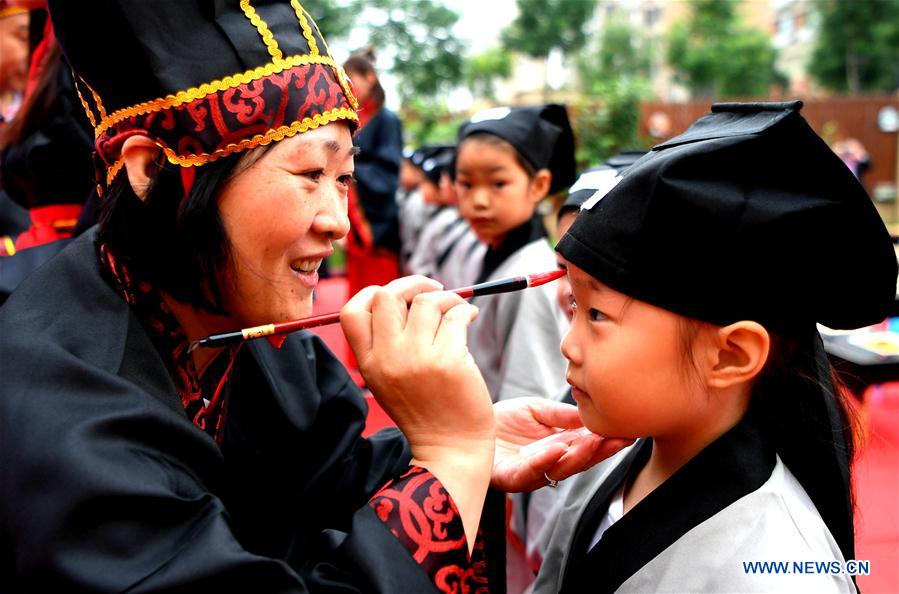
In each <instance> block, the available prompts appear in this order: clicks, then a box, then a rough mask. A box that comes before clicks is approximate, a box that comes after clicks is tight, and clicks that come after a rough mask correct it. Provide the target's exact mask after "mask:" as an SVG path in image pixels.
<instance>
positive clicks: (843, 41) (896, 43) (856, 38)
mask: <svg viewBox="0 0 899 594" xmlns="http://www.w3.org/2000/svg"><path fill="white" fill-rule="evenodd" d="M815 10H816V12H817V14H818V16H819V19H820V29H819V32H818V39H817V43H816V46H815V50H814V52H813V54H812V58H811V61H810V62H809V65H808V68H809V72H810V73H811V75H812V76H813V77H814V78H815V80H817V81H818V83H820V84H821V85H822V86H824V87H826V88H828V89H831V90H834V91H849V92H851V93H859V92H863V91H869V92H870V91H882V92H889V91H892V90H894V89H896V88H897V87H899V0H852V1H847V0H817V1H816V2H815Z"/></svg>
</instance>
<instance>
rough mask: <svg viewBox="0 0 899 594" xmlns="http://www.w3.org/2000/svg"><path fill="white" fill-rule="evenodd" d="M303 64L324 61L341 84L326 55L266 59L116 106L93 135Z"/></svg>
mask: <svg viewBox="0 0 899 594" xmlns="http://www.w3.org/2000/svg"><path fill="white" fill-rule="evenodd" d="M305 64H324V65H326V66H330V67H331V68H333V69H334V70H335V71H336V73H337V78H338V80H341V83H342V84H343V81H342V78H343V77H342V76H341V74H342V73H343V68H340V67H338V66H337V65H336V64H335V63H334V60H333V59H331V57H330V56H322V55H318V56H311V55H309V54H304V55H301V56H291V57H289V58H287V59H284V60H281V61H280V62H279V63H278V64H275V63H274V62H269V63H268V64H266V65H264V66H259V67H258V68H254V69H253V70H247V71H246V72H243V73H241V74H235V75H233V76H226V77H225V78H223V79H221V80H214V81H212V82H209V83H205V84H202V85H200V86H199V87H194V88H192V89H187V90H186V91H179V92H178V93H176V94H174V95H168V96H167V97H162V98H159V99H154V100H153V101H147V102H145V103H138V104H137V105H132V106H131V107H126V108H124V109H120V110H118V111H116V112H113V113H112V114H110V115H109V116H108V117H106V118H104V119H103V120H102V121H101V122H100V124H99V125H98V126H96V129H95V131H94V132H95V134H96V136H98V137H99V136H100V135H101V134H103V133H104V132H106V130H108V129H109V128H110V127H112V126H114V125H116V124H118V123H119V122H121V121H123V120H126V119H128V118H130V117H132V116H137V115H143V114H145V113H151V112H154V111H161V110H163V109H169V108H171V107H177V106H179V105H182V104H184V103H190V102H191V101H196V100H197V99H203V98H204V97H206V96H208V95H212V94H214V93H219V92H221V91H227V90H228V89H233V88H236V87H239V86H240V85H246V84H249V83H251V82H254V81H257V80H259V79H260V78H265V77H268V76H271V75H272V74H276V73H279V72H281V71H283V70H287V69H288V68H293V67H294V66H302V65H305ZM344 76H345V75H344ZM348 99H349V100H350V105H352V106H353V107H354V108H357V109H358V102H357V101H356V98H355V96H352V95H348Z"/></svg>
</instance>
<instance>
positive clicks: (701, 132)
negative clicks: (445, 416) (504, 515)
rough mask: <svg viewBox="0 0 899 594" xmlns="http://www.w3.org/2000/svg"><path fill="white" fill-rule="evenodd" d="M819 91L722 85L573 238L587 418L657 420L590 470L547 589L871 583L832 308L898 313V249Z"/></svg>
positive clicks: (605, 427) (856, 320)
mask: <svg viewBox="0 0 899 594" xmlns="http://www.w3.org/2000/svg"><path fill="white" fill-rule="evenodd" d="M801 105H802V104H801V102H799V101H794V102H790V103H762V104H717V105H713V106H712V113H711V114H710V115H708V116H705V117H703V118H701V119H700V120H698V121H697V122H696V123H695V124H694V125H693V126H692V127H691V128H690V129H689V130H687V132H685V133H684V134H682V135H680V136H678V137H676V138H673V139H672V140H669V141H668V142H666V143H664V144H661V145H659V146H657V147H655V148H654V149H653V151H652V152H651V153H650V154H649V155H647V156H646V157H644V158H642V159H641V160H640V161H638V162H637V163H635V164H634V165H633V166H632V167H631V168H630V169H629V170H628V171H627V172H625V173H624V174H623V176H622V178H621V181H620V182H619V183H618V184H617V185H616V186H615V187H614V188H613V189H612V190H611V191H610V192H609V193H608V194H606V195H605V196H603V197H598V196H597V197H594V198H591V199H589V200H588V201H587V202H585V203H584V208H583V210H582V211H581V214H580V215H579V216H578V218H577V220H576V221H575V223H574V224H573V225H572V227H571V229H570V230H569V231H568V233H567V235H566V236H565V237H564V238H563V239H562V241H561V242H560V244H559V246H558V250H559V252H560V253H561V254H562V255H563V256H564V257H565V258H566V259H567V261H568V263H569V264H568V268H569V276H570V279H571V282H572V287H573V293H574V303H575V308H576V309H575V315H574V319H573V322H572V327H571V331H570V332H569V334H568V335H567V336H566V338H565V340H564V342H563V344H562V350H563V352H564V354H565V357H566V358H567V359H568V361H569V366H568V382H569V383H570V384H571V386H572V388H573V390H572V391H573V395H574V398H575V400H576V401H577V403H578V408H579V412H580V415H581V418H582V420H583V421H584V423H585V425H586V426H587V427H588V428H589V429H590V430H592V431H593V432H594V433H598V434H601V435H605V436H615V437H621V438H641V439H639V441H637V442H636V443H635V444H634V445H633V446H631V447H629V448H627V449H626V450H623V451H622V452H620V453H619V454H617V455H615V456H614V457H613V458H610V459H609V460H607V461H606V462H603V463H601V464H599V465H597V466H595V467H594V468H592V469H591V470H589V471H587V473H585V474H583V475H582V476H580V477H578V478H577V479H576V480H575V482H574V484H573V485H572V487H571V491H570V493H569V495H568V497H567V499H566V502H565V504H564V506H563V509H562V511H561V513H560V514H559V516H558V518H557V521H556V522H555V526H554V533H553V537H552V540H551V543H550V547H549V550H548V551H547V554H546V557H545V560H544V564H543V566H542V568H541V572H540V576H539V578H538V582H537V587H536V591H537V592H584V591H588V590H589V591H591V592H612V591H623V592H649V591H665V592H671V591H678V592H761V591H772V590H777V591H798V590H802V591H815V592H836V591H841V592H845V591H855V585H854V582H853V579H852V578H851V576H850V575H849V573H850V572H851V571H852V566H851V564H850V565H848V566H847V565H846V561H848V560H851V559H853V557H854V539H853V525H852V518H853V509H852V498H851V495H850V479H849V463H850V460H851V456H852V431H851V426H850V423H849V422H848V420H847V419H848V418H849V416H848V415H847V409H846V407H845V404H844V403H843V401H842V396H841V392H840V390H839V388H838V387H837V385H836V384H835V382H834V380H833V376H832V372H831V368H830V366H829V364H828V363H827V359H826V356H825V354H824V351H823V346H822V343H821V338H820V336H819V334H818V332H817V329H816V322H817V323H821V324H824V325H827V326H830V327H834V328H855V327H859V326H864V325H868V324H872V323H875V322H877V321H880V320H881V319H883V318H884V317H885V316H886V315H887V314H888V312H889V310H890V307H891V305H892V303H893V300H894V296H895V290H896V257H895V254H894V252H893V248H892V245H891V242H890V237H889V235H888V233H887V231H886V229H885V228H884V225H883V223H882V221H881V220H880V218H879V217H878V215H877V212H876V211H875V209H874V207H873V206H872V204H871V201H870V199H869V198H868V196H867V195H866V193H865V191H864V190H863V189H862V187H861V186H860V185H859V184H858V182H857V180H856V179H855V178H854V177H853V176H852V174H851V173H850V172H849V171H848V170H847V169H846V167H844V166H843V165H842V164H841V163H840V161H839V159H838V158H837V157H836V156H835V155H834V154H833V153H832V152H831V151H830V149H829V148H828V147H827V145H826V144H825V143H824V142H823V141H822V140H821V139H820V138H819V137H818V136H817V135H816V134H815V133H814V132H813V131H812V130H811V128H810V127H809V126H808V124H807V123H806V122H805V120H804V119H803V118H802V117H801V116H800V115H799V110H800V108H801ZM836 278H838V279H839V282H835V280H836ZM807 561H816V562H819V563H818V566H817V567H818V569H814V568H812V569H809V566H808V565H806V564H805V562H807ZM758 562H782V563H783V564H784V565H786V566H788V569H787V570H785V571H779V572H778V571H773V570H772V571H765V570H764V569H763V568H762V567H761V566H759V565H757V563H758ZM822 562H824V563H826V564H827V570H826V571H823V570H822V569H821V567H822ZM844 570H847V571H844Z"/></svg>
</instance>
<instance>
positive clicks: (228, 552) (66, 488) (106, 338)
mask: <svg viewBox="0 0 899 594" xmlns="http://www.w3.org/2000/svg"><path fill="white" fill-rule="evenodd" d="M85 238H87V236H85V237H84V238H80V239H79V240H76V241H75V242H73V244H72V245H71V246H70V248H71V249H69V250H67V251H66V252H64V253H63V254H61V255H60V256H59V257H58V258H56V259H55V260H53V261H51V262H50V263H49V264H48V265H46V266H45V267H44V268H43V269H41V270H39V271H38V272H36V273H35V274H34V275H32V277H31V278H30V279H28V280H26V282H25V283H23V285H22V287H20V290H19V291H18V292H16V293H15V294H14V295H13V296H12V297H11V298H10V300H9V302H7V304H6V305H5V306H4V307H3V308H2V309H0V335H2V336H3V340H2V341H0V366H2V374H0V375H2V384H3V397H2V398H0V591H2V592H121V591H129V592H154V593H162V592H166V593H173V592H193V593H204V592H216V593H217V594H218V593H220V592H223V591H224V592H259V593H268V592H272V593H274V592H279V593H280V592H306V591H312V592H321V591H327V592H362V591H364V592H396V591H403V590H405V591H408V592H429V591H433V590H434V586H433V583H432V582H431V580H430V578H429V576H428V574H427V573H426V572H425V570H424V569H422V567H421V566H420V565H419V564H418V563H417V562H416V561H415V560H414V559H413V557H412V556H411V555H410V554H409V553H408V552H407V550H406V549H405V548H404V547H403V545H402V543H401V542H400V541H399V540H398V539H397V538H396V537H395V536H394V535H393V534H392V533H391V531H390V529H389V528H388V527H387V526H385V524H384V523H383V522H382V521H381V520H380V518H379V517H378V516H377V514H376V512H375V510H374V509H373V508H372V507H371V505H370V504H369V502H368V499H369V498H370V497H371V496H372V495H373V494H374V492H375V491H376V490H377V489H378V488H379V487H381V486H382V485H383V483H384V482H386V481H387V480H388V479H389V477H390V476H391V475H392V474H393V473H394V472H396V471H397V469H400V468H405V465H406V464H407V462H408V459H409V454H408V448H407V446H406V444H405V442H404V440H403V439H402V438H401V436H399V435H398V434H396V433H393V434H390V433H387V434H383V435H378V436H376V437H375V438H373V439H368V440H366V439H363V438H361V437H360V436H359V434H360V432H361V428H360V427H361V423H362V421H363V420H364V412H365V411H364V406H365V405H364V403H363V401H362V400H361V398H359V396H358V394H355V395H354V394H353V391H354V390H355V388H354V387H352V385H351V384H347V383H346V382H345V380H344V379H343V375H345V374H342V373H335V369H334V368H333V367H332V366H333V365H335V364H336V363H335V362H334V361H333V359H332V358H331V356H330V355H329V354H328V353H327V352H326V349H324V347H323V346H322V345H321V344H320V343H319V342H318V341H317V339H312V338H310V337H304V336H298V337H294V338H292V339H291V340H290V341H288V342H291V343H292V345H288V347H287V350H285V351H283V352H280V353H275V352H273V351H270V350H268V347H262V346H260V347H253V348H252V349H250V350H246V351H245V352H244V353H243V354H242V355H241V357H242V359H241V360H240V361H239V362H240V364H241V374H242V376H241V378H235V384H234V386H233V391H232V394H231V396H232V397H233V405H234V406H233V407H232V408H231V409H230V411H229V412H228V414H229V415H230V417H229V419H228V421H227V423H228V430H229V431H230V435H229V433H228V432H227V431H226V440H225V443H223V445H222V448H221V449H219V448H218V447H217V446H216V444H215V443H214V441H213V440H212V439H211V438H210V437H209V436H208V435H206V434H205V433H204V432H202V431H200V430H198V429H197V428H196V427H195V426H193V424H192V423H191V422H190V421H189V419H188V418H187V417H186V415H185V414H184V411H183V407H182V406H181V403H180V401H179V399H178V397H177V395H176V393H175V390H174V386H173V385H172V384H171V380H170V379H169V378H168V376H167V374H166V370H165V368H164V366H163V363H162V360H161V359H160V358H159V357H158V355H157V354H156V353H155V351H154V350H153V347H152V344H151V343H150V342H149V339H148V338H147V335H146V333H145V332H144V331H143V329H142V328H141V327H140V324H139V323H138V322H137V320H136V319H135V318H134V317H133V316H132V315H131V314H130V312H129V310H128V308H127V306H126V305H125V304H124V302H123V301H121V300H120V299H119V298H118V296H117V295H115V294H114V293H113V292H112V291H111V289H109V287H108V286H105V284H104V283H103V282H102V280H101V279H99V277H98V276H96V270H94V268H93V264H90V265H88V264H86V263H85V262H89V258H90V257H91V256H93V255H94V252H93V246H92V244H91V243H90V241H89V240H88V241H85ZM85 244H87V245H88V246H90V247H89V249H87V248H85ZM61 314H62V315H61ZM290 369H293V370H294V373H293V374H288V373H286V371H288V370H290ZM297 370H299V371H297ZM337 371H339V370H337ZM294 388H296V389H294ZM253 404H258V405H259V407H258V409H257V408H255V407H253V406H251V405H253ZM250 411H253V413H254V414H256V416H255V417H253V416H251V415H250ZM341 419H342V421H341ZM254 468H255V472H254ZM400 585H401V586H400Z"/></svg>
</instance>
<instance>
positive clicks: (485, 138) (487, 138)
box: [457, 132, 537, 179]
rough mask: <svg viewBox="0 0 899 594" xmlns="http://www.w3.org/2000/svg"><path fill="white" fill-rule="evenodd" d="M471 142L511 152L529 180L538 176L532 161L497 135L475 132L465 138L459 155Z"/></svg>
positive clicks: (460, 146) (460, 144)
mask: <svg viewBox="0 0 899 594" xmlns="http://www.w3.org/2000/svg"><path fill="white" fill-rule="evenodd" d="M469 140H477V141H478V142H483V143H484V144H489V145H491V146H495V147H499V148H501V149H503V150H506V151H511V152H512V154H513V155H515V162H516V163H518V165H519V166H520V167H521V168H522V169H524V172H525V173H527V175H528V179H534V177H535V176H536V175H537V169H536V168H535V167H534V166H533V165H532V164H531V162H530V161H528V160H527V159H525V158H524V156H522V154H521V153H520V152H518V149H516V148H515V147H514V146H513V145H512V143H511V142H509V141H507V140H503V139H502V138H500V137H499V136H497V135H496V134H490V133H489V132H474V133H472V134H470V135H468V136H466V137H465V138H463V139H462V142H460V143H459V148H458V151H457V154H458V152H460V151H461V150H462V145H464V144H465V143H466V142H468V141H469Z"/></svg>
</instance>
